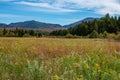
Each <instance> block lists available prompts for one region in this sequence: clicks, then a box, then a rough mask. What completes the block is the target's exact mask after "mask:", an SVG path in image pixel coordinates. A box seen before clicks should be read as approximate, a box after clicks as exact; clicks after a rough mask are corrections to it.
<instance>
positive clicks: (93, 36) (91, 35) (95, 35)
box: [89, 30, 98, 38]
mask: <svg viewBox="0 0 120 80" xmlns="http://www.w3.org/2000/svg"><path fill="white" fill-rule="evenodd" d="M89 38H98V32H97V31H96V30H93V32H92V33H91V34H90V35H89Z"/></svg>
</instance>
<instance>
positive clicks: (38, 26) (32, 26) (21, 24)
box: [8, 20, 63, 30]
mask: <svg viewBox="0 0 120 80" xmlns="http://www.w3.org/2000/svg"><path fill="white" fill-rule="evenodd" d="M8 26H9V27H10V28H14V27H18V28H30V29H47V30H51V29H52V30H55V29H60V28H63V27H62V26H61V25H59V24H51V23H43V22H38V21H34V20H32V21H24V22H17V23H11V24H9V25H8Z"/></svg>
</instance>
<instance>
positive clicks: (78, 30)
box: [50, 14, 120, 37]
mask: <svg viewBox="0 0 120 80" xmlns="http://www.w3.org/2000/svg"><path fill="white" fill-rule="evenodd" d="M119 32H120V16H119V17H117V16H114V17H113V16H112V17H110V15H109V14H106V15H105V16H104V17H102V18H100V19H97V20H96V19H95V20H93V21H88V22H82V23H81V24H79V25H77V26H75V27H71V28H68V29H67V30H57V31H53V32H51V33H50V35H53V36H65V35H67V34H71V35H76V36H91V35H93V34H96V35H97V34H106V33H115V34H118V33H119ZM91 37H92V36H91Z"/></svg>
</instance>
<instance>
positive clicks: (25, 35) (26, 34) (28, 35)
mask: <svg viewBox="0 0 120 80" xmlns="http://www.w3.org/2000/svg"><path fill="white" fill-rule="evenodd" d="M23 37H31V36H30V34H28V33H25V34H24V35H23Z"/></svg>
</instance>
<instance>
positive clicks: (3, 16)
mask: <svg viewBox="0 0 120 80" xmlns="http://www.w3.org/2000/svg"><path fill="white" fill-rule="evenodd" d="M21 17H25V16H22V15H14V14H0V18H21Z"/></svg>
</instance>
